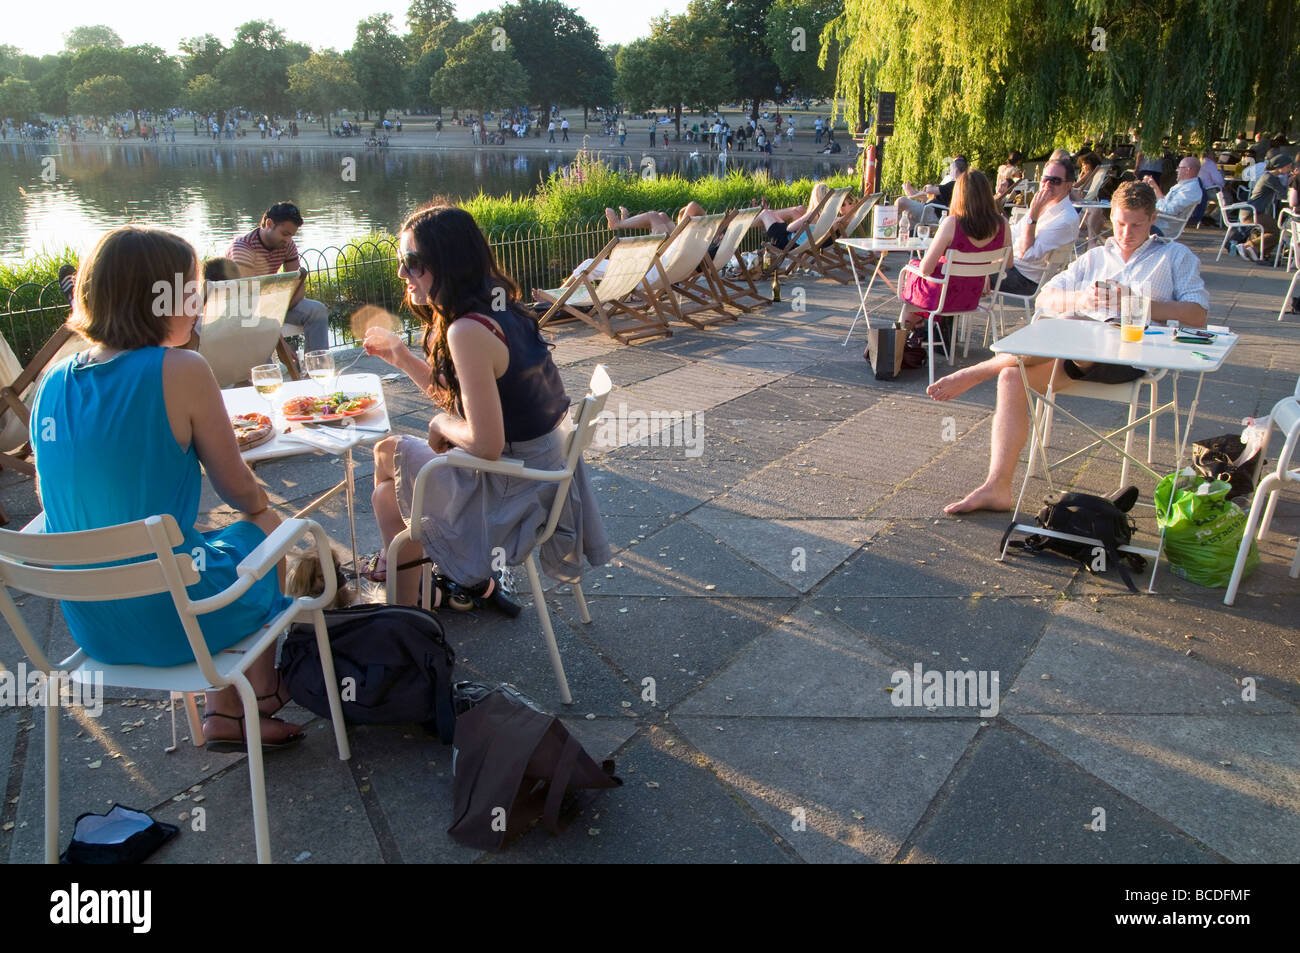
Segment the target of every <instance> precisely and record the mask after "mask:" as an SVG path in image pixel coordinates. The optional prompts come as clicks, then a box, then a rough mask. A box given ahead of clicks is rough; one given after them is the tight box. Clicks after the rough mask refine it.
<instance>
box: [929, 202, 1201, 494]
mask: <svg viewBox="0 0 1300 953" xmlns="http://www.w3.org/2000/svg"><path fill="white" fill-rule="evenodd" d="M1110 217H1111V226H1112V229H1113V231H1114V234H1113V236H1112V237H1111V238H1109V239H1108V240H1107V241H1106V244H1105V245H1103V246H1102V247H1100V248H1094V249H1092V251H1089V252H1087V253H1086V254H1084V255H1082V256H1080V257H1079V258H1077V259H1075V260H1074V262H1073V263H1072V264H1071V265H1070V267H1069V268H1068V269H1066V270H1065V271H1063V272H1061V273H1060V274H1058V275H1057V276H1056V277H1054V278H1052V279H1051V280H1050V281H1049V282H1047V284H1046V285H1044V286H1043V289H1042V291H1040V292H1039V294H1038V306H1039V307H1040V308H1041V309H1042V310H1043V311H1044V312H1047V313H1050V314H1062V315H1066V316H1082V317H1085V318H1097V317H1100V318H1106V317H1118V315H1113V314H1111V313H1110V311H1109V306H1110V294H1109V293H1108V292H1107V290H1106V288H1105V285H1104V284H1103V283H1104V282H1115V283H1117V284H1119V285H1120V286H1121V289H1128V290H1138V291H1140V292H1141V293H1142V294H1143V295H1145V296H1146V297H1148V298H1149V299H1150V301H1151V320H1152V322H1153V323H1156V324H1164V323H1166V322H1168V321H1177V322H1178V323H1179V324H1181V325H1183V326H1186V327H1196V328H1200V327H1204V326H1205V319H1206V315H1207V314H1208V313H1209V312H1208V309H1209V304H1210V300H1209V296H1208V295H1207V294H1206V292H1205V283H1204V282H1203V281H1202V280H1201V274H1200V264H1199V262H1198V261H1197V259H1196V255H1195V254H1194V253H1193V252H1192V251H1191V249H1189V248H1188V247H1187V246H1185V245H1182V244H1180V243H1178V242H1171V241H1168V240H1166V239H1164V238H1161V237H1160V236H1158V235H1152V234H1151V226H1152V225H1154V224H1155V221H1156V195H1155V192H1154V191H1152V189H1151V186H1149V185H1147V184H1146V183H1145V182H1126V183H1124V184H1123V185H1121V186H1120V187H1119V188H1118V189H1116V190H1115V194H1114V195H1113V196H1112V197H1111V207H1110ZM1024 363H1025V373H1026V375H1027V377H1028V379H1029V385H1030V386H1031V387H1032V388H1033V389H1034V390H1035V391H1037V392H1038V393H1040V394H1041V393H1045V392H1046V391H1047V388H1048V384H1049V382H1050V384H1051V387H1052V389H1053V390H1054V391H1056V392H1058V393H1060V392H1064V391H1068V390H1069V389H1070V387H1071V386H1072V385H1073V382H1074V381H1080V380H1082V381H1094V382H1096V383H1101V384H1122V383H1127V382H1129V381H1134V380H1137V379H1138V378H1139V377H1141V376H1142V374H1143V372H1142V370H1141V369H1140V368H1136V367H1126V366H1123V365H1119V364H1092V363H1087V362H1075V361H1061V360H1053V359H1051V358H1025V359H1024ZM988 380H996V381H997V388H998V392H997V407H996V409H995V410H994V412H993V434H992V438H991V444H990V456H989V470H988V476H987V477H986V478H985V480H984V482H983V483H981V484H980V485H979V486H978V487H976V488H975V489H974V490H972V491H971V492H970V493H968V494H966V495H965V496H964V497H962V498H961V499H960V500H957V501H956V502H953V503H949V504H948V505H947V506H945V507H944V510H943V511H944V512H945V513H947V514H949V515H956V514H958V513H970V512H973V511H975V510H1010V509H1011V507H1012V504H1013V503H1014V497H1013V495H1012V488H1011V482H1012V478H1013V477H1014V476H1015V472H1016V462H1017V461H1018V460H1019V458H1020V451H1021V450H1022V449H1023V448H1024V446H1025V441H1026V440H1027V439H1028V436H1029V401H1028V398H1027V396H1026V394H1025V388H1024V385H1023V383H1022V381H1021V376H1020V369H1019V367H1018V366H1017V360H1016V356H1015V355H1014V354H998V355H995V356H994V357H992V358H990V359H989V360H987V361H983V362H981V363H979V364H975V365H972V366H971V367H964V368H962V369H961V370H959V371H957V372H955V373H953V374H949V375H948V376H947V377H943V378H940V379H939V380H937V381H935V382H934V383H933V384H931V385H930V386H929V388H927V389H926V393H928V394H929V395H930V396H931V397H933V398H934V399H935V400H952V399H953V398H954V397H958V396H960V395H961V394H964V393H965V392H966V391H968V390H970V389H971V388H972V387H974V386H976V385H977V384H981V383H983V382H984V381H988Z"/></svg>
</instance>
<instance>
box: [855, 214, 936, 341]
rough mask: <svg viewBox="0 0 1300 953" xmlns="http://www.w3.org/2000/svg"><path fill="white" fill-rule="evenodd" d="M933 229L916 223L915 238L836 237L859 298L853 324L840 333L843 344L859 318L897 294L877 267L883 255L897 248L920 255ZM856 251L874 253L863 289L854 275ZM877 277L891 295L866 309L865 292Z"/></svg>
mask: <svg viewBox="0 0 1300 953" xmlns="http://www.w3.org/2000/svg"><path fill="white" fill-rule="evenodd" d="M933 230H934V229H933V226H930V225H918V226H916V232H917V234H916V237H906V238H899V237H886V238H839V239H836V244H837V245H842V246H844V248H845V250H846V251H847V252H848V256H849V267H850V268H851V269H852V271H853V284H854V286H855V287H856V288H857V289H858V298H859V304H858V310H857V313H855V314H854V315H853V323H852V324H851V325H849V333H848V334H846V335H845V336H844V344H845V345H847V344H848V343H849V339H850V338H851V337H853V329H854V328H856V327H857V326H858V320H859V319H863V320H865V319H867V318H868V317H870V315H871V312H872V311H878V310H879V309H880V308H882V307H884V306H885V305H886V304H888V303H889V302H890V301H893V300H896V299H897V298H898V293H899V292H898V289H897V288H896V287H895V286H894V284H893V282H891V281H890V280H889V276H887V275H883V274H881V269H882V268H883V267H884V264H885V256H887V255H888V254H889V253H890V252H897V251H905V252H909V253H912V254H916V255H924V254H925V252H926V251H928V250H929V248H930V245H931V244H933V238H932V237H931V236H932V233H933ZM900 231H901V229H900ZM856 253H861V254H875V255H876V268H875V270H874V271H873V272H872V273H871V278H870V279H869V280H868V281H867V286H866V288H863V287H862V279H861V278H860V276H859V275H858V266H857V261H856V258H857V254H856ZM877 278H880V280H882V281H883V282H884V283H885V284H886V285H887V286H888V287H889V290H890V291H891V292H892V294H891V296H890V297H888V298H886V299H885V300H884V301H882V302H881V303H880V304H878V305H876V307H874V308H871V309H868V308H867V297H868V295H870V294H871V289H872V287H874V286H875V283H876V279H877Z"/></svg>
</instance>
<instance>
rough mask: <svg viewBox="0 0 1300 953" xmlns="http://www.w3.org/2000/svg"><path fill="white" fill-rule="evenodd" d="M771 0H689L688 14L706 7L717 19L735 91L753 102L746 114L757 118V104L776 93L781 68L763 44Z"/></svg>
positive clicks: (764, 43) (694, 14)
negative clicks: (727, 50)
mask: <svg viewBox="0 0 1300 953" xmlns="http://www.w3.org/2000/svg"><path fill="white" fill-rule="evenodd" d="M770 6H771V0H691V5H690V7H689V12H688V15H689V16H691V17H698V16H700V15H701V14H702V13H703V12H705V11H707V12H709V13H711V14H713V15H714V16H716V17H717V18H718V19H719V20H720V21H721V24H722V26H721V29H722V33H721V34H720V36H721V37H722V39H723V40H724V41H725V42H726V43H727V45H728V49H729V51H730V59H731V74H732V77H733V78H734V80H735V84H736V92H737V94H738V95H739V96H740V98H741V99H742V100H748V101H749V102H751V103H752V104H753V105H752V106H751V108H750V113H749V115H750V118H752V119H758V107H759V104H760V103H762V102H763V101H764V100H768V99H772V98H773V97H774V96H775V95H776V87H777V86H779V85H780V83H781V71H780V69H778V68H777V65H776V63H775V62H774V61H773V60H772V54H771V51H770V50H769V49H768V44H767V10H768V7H770Z"/></svg>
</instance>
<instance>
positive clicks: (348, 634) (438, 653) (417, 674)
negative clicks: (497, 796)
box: [280, 605, 456, 744]
mask: <svg viewBox="0 0 1300 953" xmlns="http://www.w3.org/2000/svg"><path fill="white" fill-rule="evenodd" d="M325 627H326V629H328V631H329V638H330V645H331V647H332V651H333V654H334V674H335V675H336V676H337V677H338V680H339V685H340V687H341V689H342V690H343V717H344V718H345V719H346V720H347V721H348V722H351V723H353V724H358V725H394V724H412V723H419V724H423V725H425V726H426V727H427V728H428V729H429V730H430V731H434V732H436V733H437V735H438V737H439V738H440V739H441V740H442V743H443V744H450V743H451V740H452V735H453V732H454V731H455V728H456V712H455V709H454V707H453V706H452V696H451V686H452V665H453V664H454V663H455V661H456V653H455V652H454V651H452V648H451V646H449V645H448V644H447V640H446V637H445V635H444V634H443V631H442V624H441V623H440V622H439V621H438V617H437V616H436V615H434V614H433V613H432V612H429V611H427V610H425V609H420V608H416V607H415V606H387V605H361V606H352V607H350V608H347V609H327V610H325ZM280 672H281V673H282V674H283V676H284V682H285V684H286V685H287V686H288V688H289V694H290V695H291V696H292V697H293V700H294V701H296V702H297V703H298V704H299V705H302V706H303V707H304V708H306V709H308V710H310V711H312V712H315V713H316V714H317V715H320V716H321V717H322V718H328V717H330V707H329V698H328V696H326V694H325V677H324V675H323V674H322V672H321V664H320V653H319V651H318V650H317V647H316V629H315V627H314V626H312V625H310V624H309V623H303V622H298V623H295V624H294V625H292V626H290V628H289V637H288V639H287V640H286V641H285V643H284V648H283V649H281V650H280ZM348 679H351V681H350V682H349V681H348Z"/></svg>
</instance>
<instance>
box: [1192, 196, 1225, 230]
mask: <svg viewBox="0 0 1300 953" xmlns="http://www.w3.org/2000/svg"><path fill="white" fill-rule="evenodd" d="M1211 202H1213V203H1214V213H1215V214H1216V215H1218V216H1219V225H1220V226H1221V227H1222V226H1223V189H1221V188H1220V187H1219V186H1217V185H1212V186H1210V187H1209V188H1208V189H1206V190H1205V212H1206V214H1203V215H1202V216H1201V220H1200V221H1199V222H1197V223H1196V227H1197V228H1198V229H1199V228H1200V227H1201V226H1202V225H1204V224H1205V219H1206V218H1207V217H1208V213H1209V211H1210V203H1211Z"/></svg>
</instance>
